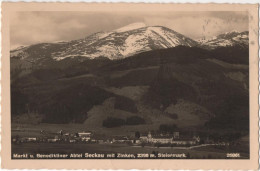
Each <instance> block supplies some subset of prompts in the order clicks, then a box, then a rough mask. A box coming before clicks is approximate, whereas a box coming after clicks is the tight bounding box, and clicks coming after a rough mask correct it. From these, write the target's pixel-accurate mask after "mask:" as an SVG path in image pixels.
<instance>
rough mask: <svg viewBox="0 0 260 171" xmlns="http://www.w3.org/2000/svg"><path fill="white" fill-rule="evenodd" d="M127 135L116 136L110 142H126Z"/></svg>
mask: <svg viewBox="0 0 260 171" xmlns="http://www.w3.org/2000/svg"><path fill="white" fill-rule="evenodd" d="M127 140H128V139H127V137H125V136H116V137H114V138H113V139H112V143H124V142H127Z"/></svg>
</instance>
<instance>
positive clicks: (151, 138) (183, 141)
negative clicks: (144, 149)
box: [140, 132, 200, 145]
mask: <svg viewBox="0 0 260 171" xmlns="http://www.w3.org/2000/svg"><path fill="white" fill-rule="evenodd" d="M140 141H141V142H146V143H152V144H155V143H160V144H176V145H195V144H197V143H198V142H200V138H199V136H194V137H193V138H191V137H180V133H179V132H174V133H173V134H171V135H170V134H166V135H163V134H151V132H149V133H148V134H147V136H145V135H142V136H140Z"/></svg>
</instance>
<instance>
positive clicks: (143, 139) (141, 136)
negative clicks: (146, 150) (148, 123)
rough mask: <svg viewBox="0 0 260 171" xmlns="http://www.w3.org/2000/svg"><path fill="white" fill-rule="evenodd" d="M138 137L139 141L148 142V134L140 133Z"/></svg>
mask: <svg viewBox="0 0 260 171" xmlns="http://www.w3.org/2000/svg"><path fill="white" fill-rule="evenodd" d="M139 139H140V141H141V142H148V134H142V135H140V138H139Z"/></svg>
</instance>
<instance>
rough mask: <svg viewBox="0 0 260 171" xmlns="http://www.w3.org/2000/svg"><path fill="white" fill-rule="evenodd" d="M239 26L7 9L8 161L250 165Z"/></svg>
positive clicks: (238, 18)
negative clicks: (188, 161) (212, 161)
mask: <svg viewBox="0 0 260 171" xmlns="http://www.w3.org/2000/svg"><path fill="white" fill-rule="evenodd" d="M249 19H250V16H249V15H248V12H247V11H216V10H212V11H195V10H194V11H174V10H172V11H160V12H156V13H154V12H153V11H149V10H144V11H132V10H131V11H127V10H124V11H104V12H102V11H17V12H15V13H13V15H11V17H10V18H9V23H10V25H9V28H10V37H9V38H10V56H9V58H10V104H11V106H10V107H11V159H12V160H20V159H37V160H41V159H83V160H88V159H131V160H142V159H155V160H158V159H172V160H177V159H226V160H229V159H232V160H237V159H245V160H248V159H250V145H249V144H250V129H249V128H250V110H249V109H250V108H249V107H250V105H249V98H250V96H249V91H250V88H249V42H250V41H249V34H250V33H249V30H250V29H249ZM250 71H251V70H250Z"/></svg>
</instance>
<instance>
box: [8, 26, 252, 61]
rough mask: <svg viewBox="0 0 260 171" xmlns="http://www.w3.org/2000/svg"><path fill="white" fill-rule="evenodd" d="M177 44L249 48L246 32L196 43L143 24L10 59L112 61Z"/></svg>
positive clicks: (18, 52) (23, 51)
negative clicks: (98, 58) (96, 59)
mask: <svg viewBox="0 0 260 171" xmlns="http://www.w3.org/2000/svg"><path fill="white" fill-rule="evenodd" d="M179 45H182V46H188V47H195V46H196V47H203V48H206V49H215V48H217V47H226V46H234V45H241V46H246V45H248V32H247V31H245V32H241V33H239V32H236V31H233V32H228V33H225V34H221V35H218V36H216V37H214V38H212V39H209V40H200V41H198V42H197V41H195V40H192V39H190V38H188V37H186V36H184V35H182V34H180V33H177V32H175V31H174V30H171V29H169V28H166V27H163V26H145V24H143V23H133V24H130V25H127V26H125V27H122V28H119V29H117V30H113V31H111V32H98V33H95V34H92V35H90V36H88V37H86V38H83V39H79V40H72V41H68V42H58V43H40V44H35V45H31V46H26V47H20V48H18V49H15V50H12V51H11V57H17V58H19V59H26V60H29V61H31V62H34V61H38V60H42V59H45V58H52V59H54V60H56V61H60V60H63V59H66V58H74V57H78V56H80V57H86V58H90V59H93V58H97V57H107V58H109V59H111V60H115V59H122V58H126V57H129V56H132V55H135V54H138V53H140V52H145V51H150V50H155V49H166V48H172V47H176V46H179Z"/></svg>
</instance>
